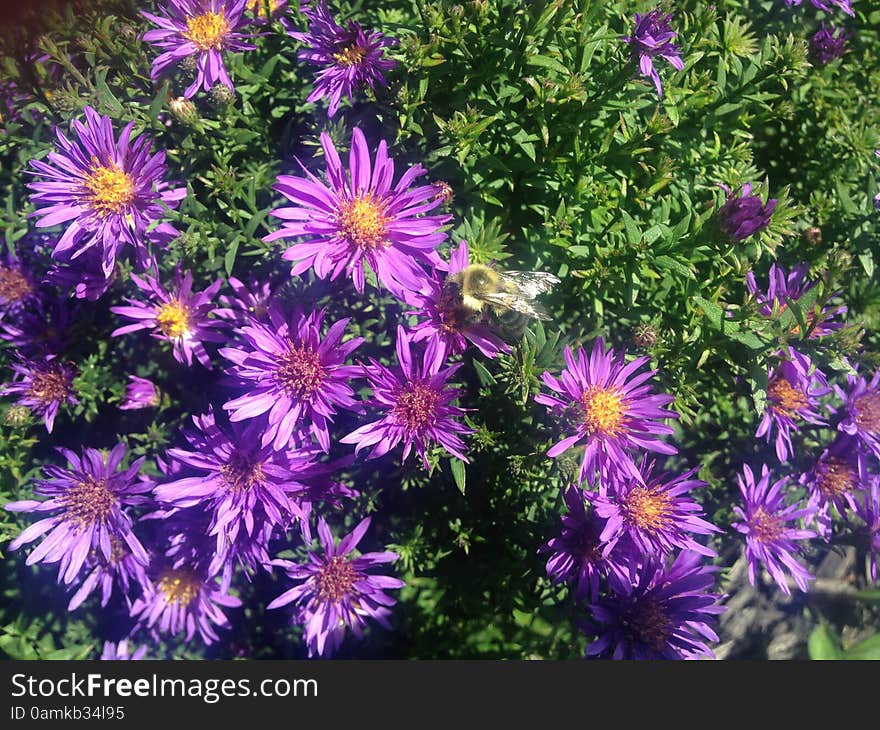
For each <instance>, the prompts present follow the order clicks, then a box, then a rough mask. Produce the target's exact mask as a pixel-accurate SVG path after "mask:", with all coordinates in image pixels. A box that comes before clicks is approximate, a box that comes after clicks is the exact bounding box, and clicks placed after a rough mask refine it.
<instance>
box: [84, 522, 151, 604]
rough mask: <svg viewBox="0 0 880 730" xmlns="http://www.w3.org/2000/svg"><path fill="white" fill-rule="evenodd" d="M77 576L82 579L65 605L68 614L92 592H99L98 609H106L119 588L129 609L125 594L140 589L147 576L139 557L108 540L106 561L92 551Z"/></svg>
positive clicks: (114, 541)
mask: <svg viewBox="0 0 880 730" xmlns="http://www.w3.org/2000/svg"><path fill="white" fill-rule="evenodd" d="M80 575H81V576H82V575H85V577H84V578H83V579H82V583H80V586H79V588H78V589H77V590H76V592H75V593H74V594H73V596H72V597H71V599H70V603H68V604H67V610H68V611H75V610H76V609H77V608H79V606H80V605H82V603H83V601H85V600H86V598H88V597H89V595H91V593H92V591H94V590H95V589H96V588H100V589H101V606H102V607H103V606H106V605H107V603H108V602H109V601H110V596H112V595H113V588H114V587H115V586H117V585H118V586H119V589H120V590H121V592H122V595H123V596H124V598H125V601H126V603H127V604H128V606H129V607H131V600H130V599H129V594H130V593H131V589H132V587H133V586H141V585H143V584H144V582H145V581H146V579H147V573H146V570H145V567H144V565H143V563H142V562H141V559H140V556H138V555H135V554H134V553H133V552H132V551H131V550H130V549H129V547H128V545H126V544H125V543H123V542H122V541H121V540H120V539H119V538H117V537H114V536H111V537H110V559H109V560H108V559H107V558H105V557H104V554H103V552H102V551H101V550H100V549H95V548H93V549H92V550H91V552H90V553H89V556H88V557H87V558H86V561H85V563H84V564H83V569H82V571H81V573H80Z"/></svg>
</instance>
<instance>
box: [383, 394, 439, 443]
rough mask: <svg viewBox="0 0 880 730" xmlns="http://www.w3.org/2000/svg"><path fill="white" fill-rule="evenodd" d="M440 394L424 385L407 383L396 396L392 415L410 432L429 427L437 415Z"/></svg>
mask: <svg viewBox="0 0 880 730" xmlns="http://www.w3.org/2000/svg"><path fill="white" fill-rule="evenodd" d="M439 400H440V394H439V393H438V392H437V391H436V390H434V388H432V387H431V386H429V385H426V384H424V383H407V385H405V386H404V387H403V390H402V391H401V392H400V395H398V396H397V403H395V405H394V409H393V410H392V415H393V416H394V418H395V419H396V420H397V422H398V423H401V424H403V426H405V427H406V429H407V430H408V431H410V432H418V431H421V430H423V429H425V428H427V427H428V426H430V425H431V424H432V423H433V422H434V419H435V418H436V413H437V402H438V401H439Z"/></svg>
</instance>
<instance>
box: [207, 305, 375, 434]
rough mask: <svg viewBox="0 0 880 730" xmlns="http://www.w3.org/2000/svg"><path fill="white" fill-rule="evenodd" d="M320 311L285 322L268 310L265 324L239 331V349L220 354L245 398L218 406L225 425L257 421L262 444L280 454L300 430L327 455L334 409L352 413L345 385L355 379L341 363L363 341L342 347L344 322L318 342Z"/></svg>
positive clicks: (274, 308) (354, 368) (354, 369)
mask: <svg viewBox="0 0 880 730" xmlns="http://www.w3.org/2000/svg"><path fill="white" fill-rule="evenodd" d="M323 320H324V310H323V309H322V310H320V311H318V312H312V313H310V314H308V315H304V314H303V313H302V312H294V313H293V315H292V316H291V317H289V318H285V317H284V314H283V313H282V312H281V310H280V308H279V307H278V306H277V305H273V306H272V307H270V309H269V322H270V324H268V325H267V324H262V323H260V322H256V321H252V322H251V323H250V325H248V326H246V327H242V328H241V330H240V334H241V337H242V340H243V342H242V344H241V345H240V346H239V347H238V348H232V347H227V348H224V349H222V350H220V354H221V355H223V357H225V358H226V359H227V360H231V361H232V362H233V363H234V366H233V367H232V368H231V369H230V371H229V372H230V374H231V375H233V376H234V377H236V378H237V379H238V380H239V381H240V382H241V383H242V384H243V385H245V386H247V388H248V392H247V393H245V394H244V395H242V396H240V397H239V398H234V399H233V400H230V401H228V402H227V403H225V404H224V406H223V408H224V409H225V410H227V411H230V415H229V419H230V420H231V421H244V420H247V419H249V418H257V417H260V419H261V423H262V422H265V427H264V430H263V437H262V444H263V446H266V445H268V444H270V443H271V444H272V448H274V449H275V450H276V451H281V450H282V449H285V448H287V445H288V444H289V443H290V440H291V437H292V436H293V434H294V433H295V432H296V431H297V430H298V429H299V428H300V427H303V428H305V427H307V428H309V429H310V430H311V432H312V433H313V434H314V436H315V438H316V439H317V440H318V443H319V444H320V445H321V448H322V449H324V451H329V450H330V433H329V430H328V424H330V423H332V422H333V416H334V414H335V413H336V409H337V408H345V409H347V410H357V409H359V408H360V406H358V404H357V402H356V401H355V399H354V391H353V390H352V389H351V387H350V386H349V384H348V381H349V380H350V379H351V378H353V377H357V376H359V375H360V374H361V369H360V368H359V367H358V366H356V365H345V364H344V363H345V360H346V359H347V358H348V356H349V355H351V353H352V352H354V350H356V349H357V347H358V346H359V345H360V344H361V343H362V342H363V341H364V339H363V337H353V338H351V339H350V340H347V341H346V342H342V337H343V335H344V334H345V328H346V326H347V325H348V322H349V319H341V320H339V321H338V322H336V323H334V324H333V325H332V326H331V327H330V329H329V330H328V331H327V334H326V335H324V337H323V338H322V337H321V327H322V322H323Z"/></svg>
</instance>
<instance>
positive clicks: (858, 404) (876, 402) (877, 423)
mask: <svg viewBox="0 0 880 730" xmlns="http://www.w3.org/2000/svg"><path fill="white" fill-rule="evenodd" d="M853 406H855V409H856V423H857V424H858V426H859V428H861V429H863V430H865V431H868V432H870V433H877V432H878V431H880V395H878V394H877V393H865V394H864V395H861V396H859V397H858V398H856V399H855V401H854V402H853Z"/></svg>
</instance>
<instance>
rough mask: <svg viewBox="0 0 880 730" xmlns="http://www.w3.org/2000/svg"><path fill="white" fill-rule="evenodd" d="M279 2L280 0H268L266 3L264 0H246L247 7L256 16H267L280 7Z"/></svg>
mask: <svg viewBox="0 0 880 730" xmlns="http://www.w3.org/2000/svg"><path fill="white" fill-rule="evenodd" d="M281 2H282V0H269V2H268V3H267V2H266V0H248V2H247V9H248V11H250V12H251V13H252V14H253V15H256V16H257V17H258V18H268V17H269V15H271V14H272V13H274V12H275V11H276V10H278V8H279V7H281ZM267 5H268V7H267Z"/></svg>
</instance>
